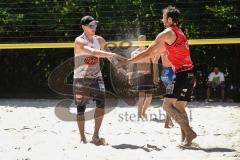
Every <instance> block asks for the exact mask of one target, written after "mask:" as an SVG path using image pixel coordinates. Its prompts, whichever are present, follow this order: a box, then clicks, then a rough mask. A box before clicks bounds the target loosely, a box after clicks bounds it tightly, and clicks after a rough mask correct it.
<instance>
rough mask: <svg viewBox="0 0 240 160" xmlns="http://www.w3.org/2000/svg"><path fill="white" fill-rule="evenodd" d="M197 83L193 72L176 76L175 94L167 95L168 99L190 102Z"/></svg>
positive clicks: (185, 72)
mask: <svg viewBox="0 0 240 160" xmlns="http://www.w3.org/2000/svg"><path fill="white" fill-rule="evenodd" d="M194 83H195V77H194V73H193V70H190V71H184V72H179V73H177V74H176V79H175V83H174V88H173V92H172V93H171V94H167V95H165V97H167V98H176V99H177V100H178V101H190V100H191V95H192V92H193V88H194Z"/></svg>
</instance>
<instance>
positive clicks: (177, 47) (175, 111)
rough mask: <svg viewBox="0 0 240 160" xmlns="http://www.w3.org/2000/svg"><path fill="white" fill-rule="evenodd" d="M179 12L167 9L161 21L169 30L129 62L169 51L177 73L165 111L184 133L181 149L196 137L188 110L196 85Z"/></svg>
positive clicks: (168, 53) (168, 55) (158, 36)
mask: <svg viewBox="0 0 240 160" xmlns="http://www.w3.org/2000/svg"><path fill="white" fill-rule="evenodd" d="M179 16H180V11H179V10H178V9H177V8H176V7H172V6H168V7H167V8H165V9H163V18H162V22H163V24H164V26H165V27H166V29H165V30H164V31H162V32H161V33H159V34H158V35H157V37H156V39H155V40H154V41H153V42H152V44H151V45H150V46H149V47H148V48H147V49H146V50H145V51H142V52H141V53H140V54H138V55H137V56H135V57H133V58H130V59H129V60H128V62H131V63H138V62H141V61H142V60H144V59H149V58H151V57H154V56H157V55H160V54H161V53H162V52H164V51H166V52H167V57H168V59H169V61H170V65H171V67H172V69H173V70H174V72H175V74H176V79H175V83H174V89H173V93H172V94H168V95H167V97H165V99H164V103H166V104H167V103H168V104H167V105H164V108H163V109H164V110H165V111H166V112H167V113H168V114H169V115H171V117H172V118H173V119H175V120H176V122H177V123H178V124H179V125H180V128H181V134H182V142H183V144H182V146H186V147H187V146H190V145H191V143H192V140H193V139H195V138H196V137H197V134H196V133H195V132H194V131H193V130H192V128H191V127H190V125H189V120H188V116H187V113H186V111H185V107H186V105H187V102H188V101H190V98H191V94H192V91H193V86H194V82H195V79H194V74H193V68H194V66H193V63H192V61H191V57H190V51H189V47H188V42H187V39H186V37H185V35H184V33H183V32H182V31H181V29H179V28H178V27H177V23H178V19H179Z"/></svg>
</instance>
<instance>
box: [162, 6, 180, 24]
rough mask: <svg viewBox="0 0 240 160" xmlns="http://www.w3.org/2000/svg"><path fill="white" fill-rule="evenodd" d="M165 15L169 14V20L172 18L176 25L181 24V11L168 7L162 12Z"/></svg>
mask: <svg viewBox="0 0 240 160" xmlns="http://www.w3.org/2000/svg"><path fill="white" fill-rule="evenodd" d="M162 12H163V13H166V14H167V18H169V17H171V18H172V21H173V22H174V23H178V22H179V16H180V11H179V9H177V8H176V7H174V6H168V7H166V8H164V9H163V10H162Z"/></svg>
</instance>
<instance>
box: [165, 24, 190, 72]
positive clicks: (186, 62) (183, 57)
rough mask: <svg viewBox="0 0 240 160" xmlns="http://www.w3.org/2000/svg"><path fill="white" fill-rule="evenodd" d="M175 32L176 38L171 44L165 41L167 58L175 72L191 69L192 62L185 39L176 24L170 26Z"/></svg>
mask: <svg viewBox="0 0 240 160" xmlns="http://www.w3.org/2000/svg"><path fill="white" fill-rule="evenodd" d="M171 29H172V31H174V32H175V34H176V40H175V42H174V43H173V44H171V45H169V44H167V43H165V49H166V51H167V56H168V59H169V61H170V63H171V66H172V69H173V70H174V71H175V73H178V72H183V71H188V70H191V69H193V63H192V60H191V57H190V50H189V46H188V42H187V39H186V37H185V35H184V33H183V32H182V30H181V29H179V28H178V27H177V26H171Z"/></svg>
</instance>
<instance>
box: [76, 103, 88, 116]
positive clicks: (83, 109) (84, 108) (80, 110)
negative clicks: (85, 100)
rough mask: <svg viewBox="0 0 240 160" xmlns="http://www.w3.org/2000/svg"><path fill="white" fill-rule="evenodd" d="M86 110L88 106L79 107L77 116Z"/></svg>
mask: <svg viewBox="0 0 240 160" xmlns="http://www.w3.org/2000/svg"><path fill="white" fill-rule="evenodd" d="M85 110H86V105H77V114H78V115H82V114H84V112H85Z"/></svg>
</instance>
